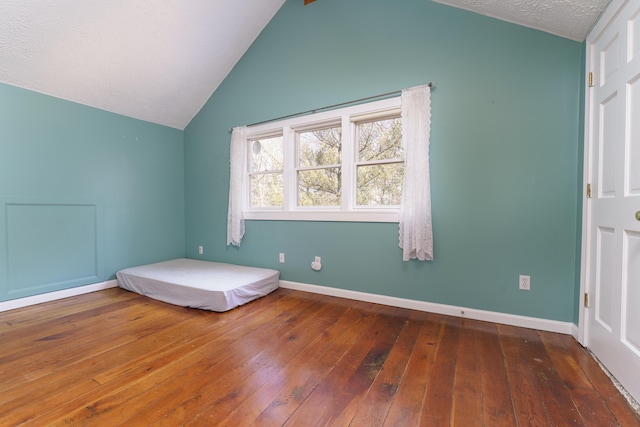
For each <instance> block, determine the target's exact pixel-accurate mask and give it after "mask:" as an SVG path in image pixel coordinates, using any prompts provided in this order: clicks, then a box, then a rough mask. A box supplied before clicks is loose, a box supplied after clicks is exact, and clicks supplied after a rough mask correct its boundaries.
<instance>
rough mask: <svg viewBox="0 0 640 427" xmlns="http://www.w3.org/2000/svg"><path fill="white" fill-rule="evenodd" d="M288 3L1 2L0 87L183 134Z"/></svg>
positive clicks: (252, 0) (262, 0) (268, 0)
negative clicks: (58, 99)
mask: <svg viewBox="0 0 640 427" xmlns="http://www.w3.org/2000/svg"><path fill="white" fill-rule="evenodd" d="M284 1H285V0H2V1H1V2H0V82H3V83H7V84H10V85H13V86H18V87H23V88H26V89H31V90H34V91H37V92H42V93H46V94H49V95H53V96H56V97H59V98H63V99H67V100H71V101H75V102H78V103H81V104H85V105H90V106H93V107H97V108H100V109H103V110H107V111H112V112H115V113H119V114H123V115H125V116H129V117H134V118H137V119H141V120H146V121H149V122H153V123H159V124H162V125H166V126H169V127H173V128H178V129H184V128H185V126H186V125H187V124H188V123H189V121H190V120H191V119H192V118H193V117H194V116H195V114H196V113H197V112H198V111H199V110H200V108H201V107H202V106H203V105H204V103H205V102H206V101H207V99H208V98H209V97H210V96H211V94H212V93H213V91H214V90H215V89H216V88H217V87H218V85H219V84H220V83H221V82H222V81H223V79H224V78H225V77H226V76H227V74H228V73H229V72H230V71H231V69H232V68H233V66H234V65H235V64H236V62H237V61H238V60H239V59H240V57H241V56H242V55H243V54H244V53H245V51H246V50H247V49H248V48H249V46H250V45H251V43H252V42H253V41H254V40H255V39H256V37H257V36H258V35H259V34H260V32H261V31H262V29H263V28H264V27H265V26H266V25H267V23H268V22H269V21H270V20H271V18H272V17H273V16H274V15H275V13H276V12H277V11H278V9H279V8H280V7H281V6H282V4H284Z"/></svg>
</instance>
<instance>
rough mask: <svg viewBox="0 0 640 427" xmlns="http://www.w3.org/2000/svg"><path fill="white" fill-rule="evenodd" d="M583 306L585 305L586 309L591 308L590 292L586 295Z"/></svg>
mask: <svg viewBox="0 0 640 427" xmlns="http://www.w3.org/2000/svg"><path fill="white" fill-rule="evenodd" d="M583 305H584V308H589V293H588V292H585V293H584V300H583Z"/></svg>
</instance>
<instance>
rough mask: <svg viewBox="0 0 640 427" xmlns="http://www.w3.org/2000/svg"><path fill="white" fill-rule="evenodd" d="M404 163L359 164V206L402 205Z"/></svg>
mask: <svg viewBox="0 0 640 427" xmlns="http://www.w3.org/2000/svg"><path fill="white" fill-rule="evenodd" d="M403 179H404V163H389V164H382V165H367V166H358V188H357V199H358V200H357V203H358V206H389V205H400V198H401V196H402V182H403Z"/></svg>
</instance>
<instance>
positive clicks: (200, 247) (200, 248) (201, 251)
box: [198, 246, 204, 255]
mask: <svg viewBox="0 0 640 427" xmlns="http://www.w3.org/2000/svg"><path fill="white" fill-rule="evenodd" d="M198 253H199V254H200V255H202V254H203V253H204V246H198Z"/></svg>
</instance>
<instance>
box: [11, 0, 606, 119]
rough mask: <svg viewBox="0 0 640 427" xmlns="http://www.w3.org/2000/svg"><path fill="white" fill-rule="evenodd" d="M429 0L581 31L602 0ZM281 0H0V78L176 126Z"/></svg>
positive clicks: (573, 34)
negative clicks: (0, 0)
mask: <svg viewBox="0 0 640 427" xmlns="http://www.w3.org/2000/svg"><path fill="white" fill-rule="evenodd" d="M289 1H300V2H302V1H303V0H289ZM341 1H348V0H341ZM389 1H392V0H389ZM424 1H431V0H424ZM433 1H437V2H439V3H443V4H447V5H450V6H454V7H458V8H463V9H468V10H471V11H473V12H477V13H481V14H484V15H488V16H492V17H495V18H498V19H502V20H506V21H509V22H513V23H516V24H520V25H524V26H528V27H532V28H536V29H539V30H542V31H546V32H549V33H552V34H556V35H559V36H561V37H565V38H569V39H572V40H578V41H582V40H584V38H585V37H586V35H587V33H588V31H589V29H590V28H591V27H592V26H593V24H594V22H595V21H596V20H597V18H598V17H599V15H600V14H601V12H602V10H603V9H604V7H605V6H606V4H607V3H608V1H609V0H433ZM284 2H285V0H165V1H155V0H66V1H57V0H28V1H27V0H2V2H0V82H3V83H7V84H10V85H13V86H18V87H23V88H26V89H30V90H34V91H37V92H41V93H45V94H49V95H52V96H55V97H59V98H63V99H67V100H70V101H74V102H78V103H81V104H85V105H90V106H93V107H97V108H100V109H103V110H107V111H112V112H115V113H118V114H122V115H125V116H129V117H133V118H136V119H141V120H146V121H149V122H153V123H158V124H162V125H165V126H169V127H173V128H177V129H184V128H185V127H186V125H187V124H188V123H189V122H190V121H191V119H192V118H193V117H194V116H195V115H196V114H197V112H198V111H199V110H200V108H201V107H202V106H203V105H204V103H205V102H206V101H207V99H208V98H209V97H210V96H211V94H212V93H213V92H214V91H215V90H216V88H217V87H218V86H219V85H220V83H221V82H222V81H223V80H224V78H225V77H226V76H227V74H228V73H229V72H230V71H231V69H232V68H233V66H234V65H235V64H236V62H237V61H238V60H239V59H240V58H241V57H242V55H243V54H244V53H245V52H246V50H247V49H248V48H249V46H250V45H251V43H253V41H254V40H255V39H256V37H257V36H258V35H259V34H260V32H261V31H262V29H263V28H264V27H265V26H266V25H267V23H268V22H269V21H270V20H271V18H272V17H273V16H274V15H275V14H276V12H277V11H278V9H280V7H281V6H282V5H283V4H284ZM322 2H323V0H318V1H316V2H314V3H312V4H310V5H309V6H308V8H309V13H313V8H314V7H322Z"/></svg>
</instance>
